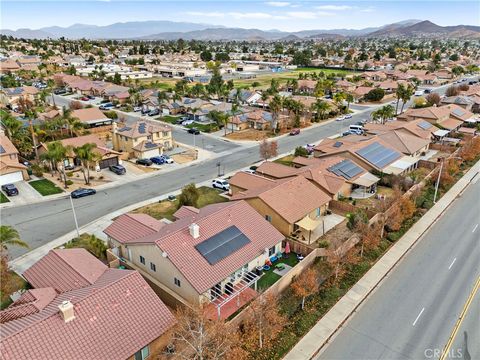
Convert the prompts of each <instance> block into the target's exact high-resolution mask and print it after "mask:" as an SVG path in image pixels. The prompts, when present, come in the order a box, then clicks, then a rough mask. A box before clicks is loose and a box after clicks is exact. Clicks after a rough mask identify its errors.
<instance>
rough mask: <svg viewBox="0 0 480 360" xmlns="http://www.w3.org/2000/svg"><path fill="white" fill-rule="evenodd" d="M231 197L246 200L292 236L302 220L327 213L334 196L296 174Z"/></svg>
mask: <svg viewBox="0 0 480 360" xmlns="http://www.w3.org/2000/svg"><path fill="white" fill-rule="evenodd" d="M231 199H232V200H245V201H246V202H248V204H250V205H251V206H252V207H253V208H254V209H255V210H256V211H257V212H258V213H260V214H261V215H262V216H263V217H264V218H265V219H267V220H268V221H269V222H271V223H272V225H273V226H275V228H276V229H278V231H280V232H281V233H282V234H283V235H285V236H290V235H291V234H293V233H294V232H295V231H296V230H297V229H298V224H297V223H298V222H300V221H301V220H302V219H305V218H308V219H311V220H314V221H316V220H318V219H319V218H320V216H321V215H323V214H325V213H326V210H327V208H328V203H329V202H330V200H331V199H332V198H331V196H330V195H329V194H328V193H326V192H325V191H323V190H321V189H320V188H318V187H317V186H315V185H314V184H312V183H311V182H310V181H309V180H307V179H306V178H305V177H303V176H294V177H291V178H286V179H282V180H275V181H274V182H272V183H268V184H266V185H265V186H262V187H258V188H249V189H247V190H246V191H243V192H239V193H237V194H235V195H233V196H232V198H231Z"/></svg>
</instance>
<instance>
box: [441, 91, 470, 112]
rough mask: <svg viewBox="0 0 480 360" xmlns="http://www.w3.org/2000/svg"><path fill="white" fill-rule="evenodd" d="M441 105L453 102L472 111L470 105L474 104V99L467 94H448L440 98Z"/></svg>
mask: <svg viewBox="0 0 480 360" xmlns="http://www.w3.org/2000/svg"><path fill="white" fill-rule="evenodd" d="M441 104H442V105H450V104H455V105H457V106H460V107H461V108H463V109H465V110H467V111H472V106H473V104H474V100H473V99H472V98H470V97H468V96H464V95H460V96H448V97H444V98H442V100H441Z"/></svg>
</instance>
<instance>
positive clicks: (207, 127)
mask: <svg viewBox="0 0 480 360" xmlns="http://www.w3.org/2000/svg"><path fill="white" fill-rule="evenodd" d="M185 127H186V128H189V129H190V128H197V129H198V130H200V131H201V132H205V133H209V132H212V131H217V130H218V125H217V124H213V123H211V124H201V123H197V122H194V123H193V124H189V125H187V126H185Z"/></svg>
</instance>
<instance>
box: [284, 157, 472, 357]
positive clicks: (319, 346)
mask: <svg viewBox="0 0 480 360" xmlns="http://www.w3.org/2000/svg"><path fill="white" fill-rule="evenodd" d="M479 171H480V161H479V162H477V163H476V164H474V165H473V166H472V168H471V169H470V170H469V171H468V172H467V174H465V175H464V176H463V177H462V178H461V179H460V180H458V181H457V183H456V184H455V185H454V186H453V187H452V188H451V189H450V190H449V191H448V192H447V193H446V194H445V195H444V196H443V197H442V198H441V199H440V200H439V201H438V202H437V204H436V205H434V206H433V207H432V208H431V209H430V210H429V211H428V212H430V211H432V210H434V209H435V206H438V207H440V206H443V209H442V210H441V211H440V212H439V213H438V214H437V215H436V216H435V218H434V219H433V220H432V221H431V222H430V223H429V224H428V225H427V226H426V228H424V229H423V231H422V232H421V233H420V234H418V235H417V237H416V239H415V240H414V241H413V242H412V243H411V244H410V245H409V246H408V247H407V248H406V249H405V250H404V251H403V253H402V254H401V255H399V257H398V258H397V259H396V260H395V261H394V263H393V264H392V265H391V266H390V267H389V268H388V269H386V270H385V272H384V273H383V274H382V275H381V276H380V278H379V279H378V280H377V281H376V282H375V283H374V284H373V285H371V286H370V289H369V290H368V291H367V292H366V293H365V294H364V295H363V296H362V298H361V299H359V300H358V301H357V304H356V305H355V306H354V307H353V308H352V309H350V310H349V312H348V313H347V314H344V315H343V319H342V320H341V321H340V322H339V323H338V325H336V327H335V329H333V330H328V331H329V332H328V333H327V334H326V335H325V336H324V339H318V338H316V339H315V345H316V349H311V350H312V351H309V352H308V354H305V352H302V351H301V350H300V348H301V347H302V345H306V344H302V341H305V339H306V337H307V336H308V334H309V333H310V332H311V331H312V330H313V329H314V328H315V326H320V325H319V324H320V322H321V321H322V319H325V318H327V316H328V315H329V314H330V313H331V312H333V311H339V310H338V309H335V307H336V306H337V307H340V306H341V305H342V304H340V303H341V301H342V300H345V299H347V298H348V297H349V295H351V291H352V289H353V288H354V287H355V285H357V284H358V283H360V282H361V281H362V280H365V279H366V278H368V277H369V276H370V275H371V274H372V269H373V268H374V267H375V265H377V264H379V263H380V261H381V260H382V259H384V257H385V256H386V255H387V254H388V253H389V252H390V251H391V250H392V249H393V248H394V247H395V246H396V245H397V246H400V245H398V244H400V242H401V240H402V239H404V238H406V237H407V236H408V235H409V233H410V232H412V229H413V231H415V229H414V226H415V224H418V221H417V223H415V224H414V225H413V226H412V227H411V228H410V229H409V230H408V231H407V232H406V233H405V234H404V235H403V236H402V238H401V239H399V240H398V241H397V242H396V243H395V244H394V245H392V247H390V249H389V250H388V251H387V252H386V253H385V254H383V255H382V257H381V258H380V259H378V260H377V261H376V262H375V264H374V265H373V266H372V267H371V268H370V269H369V270H368V271H367V273H365V274H364V275H363V276H362V278H361V279H360V280H358V281H357V282H356V283H355V284H354V285H353V286H352V287H351V288H350V289H349V290H348V292H347V293H346V294H345V295H343V296H342V298H340V299H339V300H338V301H337V303H336V304H335V305H334V306H333V307H332V308H331V309H330V310H329V311H328V312H327V313H326V314H325V315H324V316H323V317H322V318H321V319H319V321H318V322H317V323H316V325H314V327H313V328H312V329H310V330H309V332H308V333H307V334H305V335H304V336H303V337H302V338H301V339H300V341H299V342H297V344H296V345H295V346H294V347H293V348H292V349H291V350H290V351H289V352H288V353H287V355H285V356H284V357H283V359H284V360H296V359H299V358H302V359H313V358H314V357H316V356H317V355H319V354H321V353H322V352H323V351H324V350H325V349H326V347H327V345H328V344H329V342H330V341H331V340H332V339H333V338H334V337H335V336H336V335H337V334H338V332H339V330H341V329H342V328H343V326H344V325H345V324H346V323H347V322H348V321H349V320H350V319H351V318H352V315H353V314H355V313H356V312H357V310H358V308H359V307H360V306H361V305H363V303H364V302H365V301H366V300H368V299H369V298H370V296H371V295H372V294H373V293H374V292H375V290H376V289H378V288H379V287H380V286H381V285H382V283H383V281H384V280H385V278H387V277H388V275H390V273H391V272H392V271H393V270H394V269H395V268H396V267H397V266H398V265H399V263H400V262H401V261H402V260H403V259H404V258H405V256H406V255H407V254H408V253H409V252H410V250H411V249H413V248H414V247H415V246H416V245H417V244H418V243H419V242H420V241H421V240H422V239H423V236H424V235H425V233H426V232H428V230H429V229H430V228H431V227H432V226H433V225H434V224H435V223H436V222H437V221H438V220H439V219H440V218H441V217H442V216H443V215H444V214H445V212H446V211H447V210H448V209H449V208H450V206H451V205H452V204H454V203H455V200H457V199H458V198H459V197H460V196H461V195H462V194H463V193H464V191H465V189H466V188H467V187H468V186H469V185H470V184H471V183H472V182H473V180H474V179H475V178H476V177H477V175H479ZM470 172H471V173H470ZM469 173H470V174H469ZM472 174H473V175H472ZM467 176H471V178H470V179H469V180H466V177H467ZM461 182H465V184H461ZM456 185H459V187H460V186H461V188H459V189H454V187H455V186H456ZM451 191H453V192H454V191H456V192H457V193H456V194H455V195H454V197H453V198H452V199H451V200H450V202H449V203H448V204H446V205H444V204H441V203H440V201H441V200H442V199H445V196H447V195H448V194H449V193H450V195H453V192H451ZM434 211H435V210H434ZM428 212H427V213H425V214H424V215H423V216H422V218H423V217H425V216H426V215H427V214H428ZM420 220H421V219H420ZM420 220H419V221H420ZM339 304H340V305H339Z"/></svg>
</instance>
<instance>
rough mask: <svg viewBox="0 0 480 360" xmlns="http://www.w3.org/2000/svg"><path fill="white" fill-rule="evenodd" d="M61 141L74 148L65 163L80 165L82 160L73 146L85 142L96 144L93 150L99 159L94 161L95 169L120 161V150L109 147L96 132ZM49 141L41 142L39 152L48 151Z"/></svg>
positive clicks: (67, 146) (64, 144)
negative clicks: (77, 156) (78, 157)
mask: <svg viewBox="0 0 480 360" xmlns="http://www.w3.org/2000/svg"><path fill="white" fill-rule="evenodd" d="M59 141H60V143H61V144H62V145H63V146H64V147H66V148H70V149H72V150H70V151H69V153H68V154H67V158H66V159H64V161H63V163H64V165H75V166H80V165H81V161H80V160H79V159H77V158H76V156H75V153H74V151H73V148H76V147H80V146H83V145H85V144H95V145H96V147H95V148H94V149H93V152H94V153H96V154H97V155H98V160H96V161H95V162H94V163H92V167H93V168H95V169H106V168H108V167H109V166H111V165H118V164H119V163H120V155H121V153H119V152H118V151H115V150H112V149H109V148H108V147H107V144H106V143H105V142H104V141H103V140H101V139H100V138H98V136H96V135H95V134H90V135H83V136H78V137H73V138H68V139H63V140H59ZM47 147H48V143H47V144H44V143H41V144H40V149H39V153H44V152H46V151H47Z"/></svg>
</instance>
